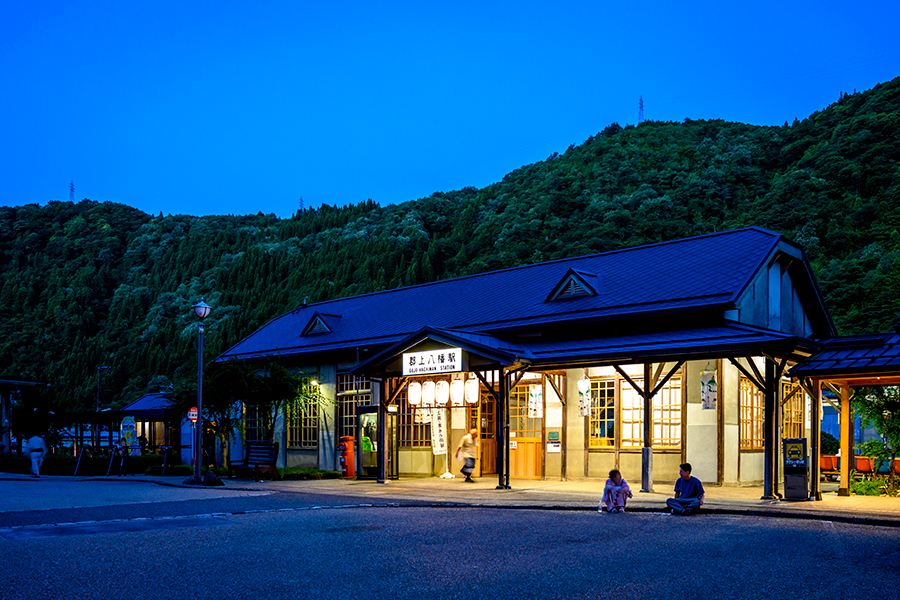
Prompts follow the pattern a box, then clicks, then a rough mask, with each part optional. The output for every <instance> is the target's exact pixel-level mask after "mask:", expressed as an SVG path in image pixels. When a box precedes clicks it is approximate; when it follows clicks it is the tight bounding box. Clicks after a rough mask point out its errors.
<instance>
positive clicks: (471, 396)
mask: <svg viewBox="0 0 900 600" xmlns="http://www.w3.org/2000/svg"><path fill="white" fill-rule="evenodd" d="M480 391H481V386H480V384H479V383H478V380H477V379H469V380H468V381H466V402H468V403H469V404H477V403H478V392H480Z"/></svg>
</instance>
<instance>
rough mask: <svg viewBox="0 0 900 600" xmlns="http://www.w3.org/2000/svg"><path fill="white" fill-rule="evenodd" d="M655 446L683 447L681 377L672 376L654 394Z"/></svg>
mask: <svg viewBox="0 0 900 600" xmlns="http://www.w3.org/2000/svg"><path fill="white" fill-rule="evenodd" d="M652 406H653V447H654V448H681V377H672V378H671V379H669V381H667V382H666V385H664V386H663V387H662V389H661V390H659V391H658V392H657V393H656V395H655V396H653V405H652Z"/></svg>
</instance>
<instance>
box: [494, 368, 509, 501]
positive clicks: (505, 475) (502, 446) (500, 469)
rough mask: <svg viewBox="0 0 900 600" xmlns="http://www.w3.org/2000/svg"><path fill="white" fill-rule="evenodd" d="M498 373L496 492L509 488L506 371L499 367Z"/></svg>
mask: <svg viewBox="0 0 900 600" xmlns="http://www.w3.org/2000/svg"><path fill="white" fill-rule="evenodd" d="M498 372H499V373H500V380H499V381H498V382H497V383H498V392H499V394H498V396H499V398H498V399H497V425H498V427H499V428H500V431H498V433H499V435H498V436H497V437H498V438H499V439H498V440H497V441H498V444H497V474H498V477H499V479H500V480H499V482H498V484H497V489H498V490H508V489H510V486H509V389H510V388H509V387H508V385H507V384H508V381H507V378H508V377H509V375H507V373H506V370H505V369H503V367H501V368H500V369H499V371H498Z"/></svg>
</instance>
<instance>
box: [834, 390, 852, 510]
mask: <svg viewBox="0 0 900 600" xmlns="http://www.w3.org/2000/svg"><path fill="white" fill-rule="evenodd" d="M840 398H841V486H840V488H838V496H849V495H850V470H851V469H852V467H853V466H855V465H853V462H854V460H853V411H852V410H850V384H849V383H847V382H846V381H844V382H842V383H841V393H840Z"/></svg>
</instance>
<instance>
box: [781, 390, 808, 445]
mask: <svg viewBox="0 0 900 600" xmlns="http://www.w3.org/2000/svg"><path fill="white" fill-rule="evenodd" d="M785 398H787V401H785ZM781 400H782V402H783V404H782V405H781V437H782V438H802V437H805V434H806V430H805V426H804V420H803V409H804V407H805V405H806V394H804V393H803V389H802V388H801V387H800V385H799V384H796V383H790V382H787V381H783V382H782V383H781Z"/></svg>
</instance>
